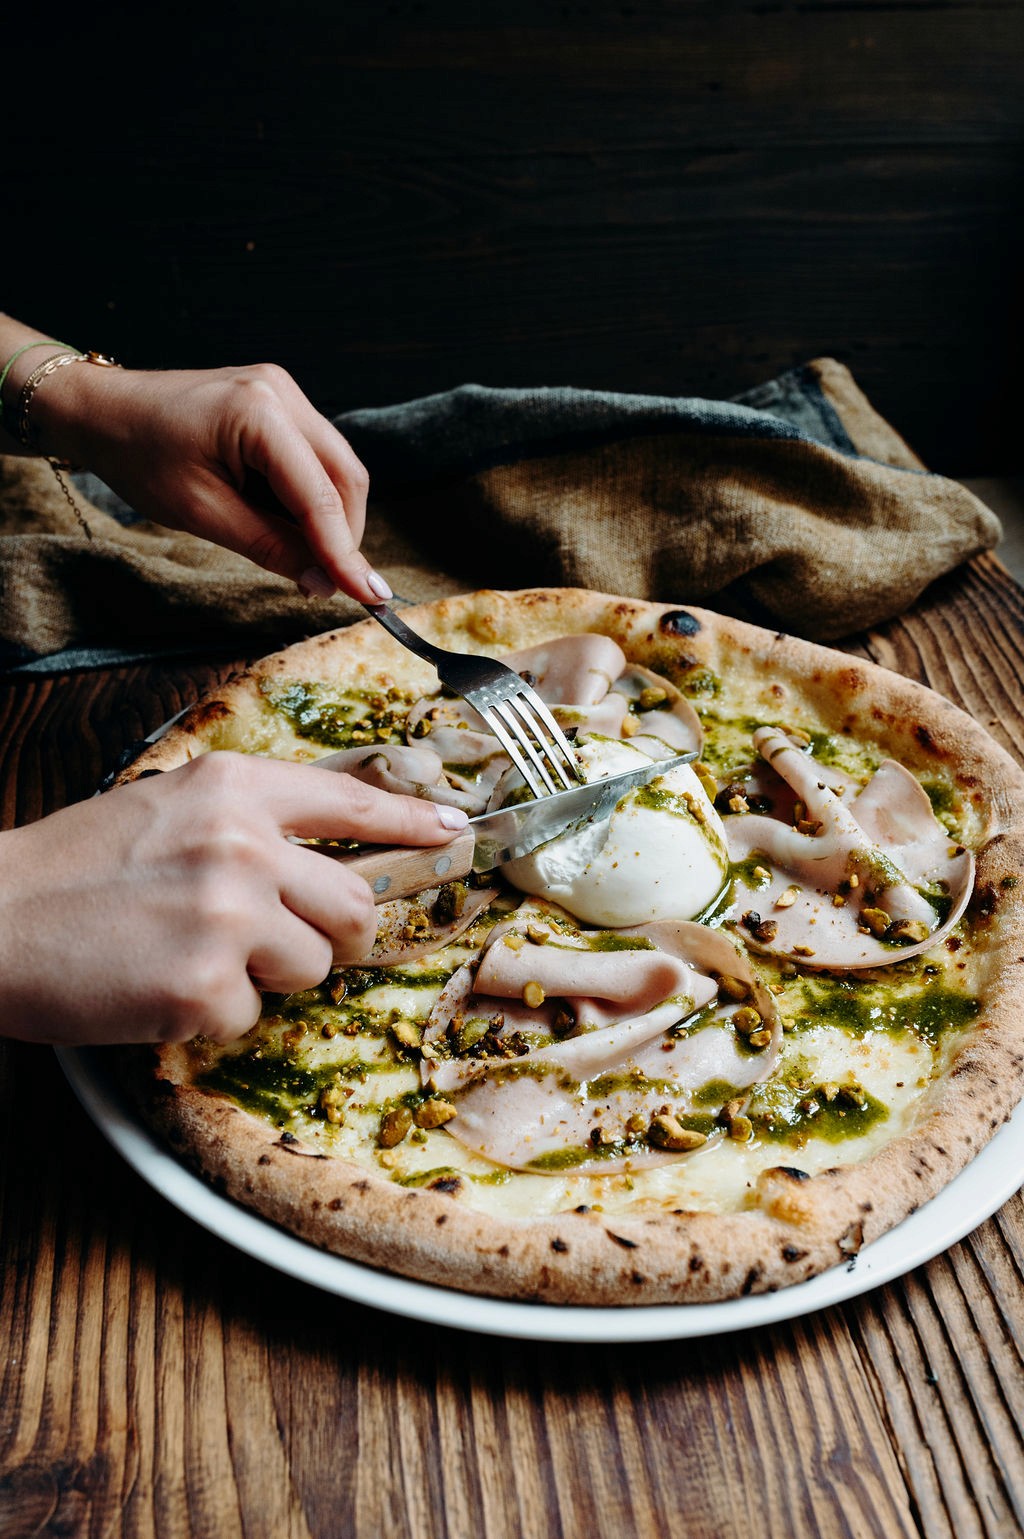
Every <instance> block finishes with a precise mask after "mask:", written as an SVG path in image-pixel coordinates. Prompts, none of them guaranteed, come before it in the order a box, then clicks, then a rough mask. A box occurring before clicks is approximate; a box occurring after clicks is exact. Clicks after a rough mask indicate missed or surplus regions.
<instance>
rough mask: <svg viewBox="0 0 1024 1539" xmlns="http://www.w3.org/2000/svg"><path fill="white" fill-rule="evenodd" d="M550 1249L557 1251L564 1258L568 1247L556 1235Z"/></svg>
mask: <svg viewBox="0 0 1024 1539" xmlns="http://www.w3.org/2000/svg"><path fill="white" fill-rule="evenodd" d="M551 1249H552V1250H556V1251H558V1253H559V1255H560V1256H564V1255H565V1254H566V1253H567V1252H568V1249H569V1247H568V1245H566V1243H565V1241H564V1240H560V1239H559V1238H558V1236H557V1235H556V1236H555V1238H554V1239H553V1240H552V1241H551Z"/></svg>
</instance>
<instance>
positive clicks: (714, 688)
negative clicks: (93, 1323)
mask: <svg viewBox="0 0 1024 1539" xmlns="http://www.w3.org/2000/svg"><path fill="white" fill-rule="evenodd" d="M674 682H675V685H676V688H677V689H678V690H679V693H680V694H681V695H686V696H687V698H688V699H690V700H693V699H695V698H698V697H701V696H703V697H705V698H708V697H711V698H713V697H714V696H715V695H718V694H720V693H721V689H722V681H721V679H720V678H719V677H718V674H717V673H712V671H711V669H710V668H691V669H690V670H689V672H687V673H683V674H679V675H677V677H676V679H675V680H674Z"/></svg>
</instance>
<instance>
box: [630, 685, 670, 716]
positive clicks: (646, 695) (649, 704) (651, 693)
mask: <svg viewBox="0 0 1024 1539" xmlns="http://www.w3.org/2000/svg"><path fill="white" fill-rule="evenodd" d="M667 699H668V692H667V691H666V690H664V689H662V687H661V685H660V684H648V685H647V687H646V689H642V690H641V691H640V698H639V700H638V701H637V704H638V705H639V707H640V709H641V710H642V711H653V710H654V709H655V707H656V706H659V705H664V703H665V701H666V700H667Z"/></svg>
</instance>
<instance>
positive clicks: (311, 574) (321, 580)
mask: <svg viewBox="0 0 1024 1539" xmlns="http://www.w3.org/2000/svg"><path fill="white" fill-rule="evenodd" d="M337 591H338V588H337V584H336V583H333V582H331V579H330V578H329V577H328V575H327V573H326V572H325V571H324V569H323V567H319V566H307V568H306V570H305V571H304V572H303V574H302V576H301V577H300V578H299V592H300V593H301V594H302V595H303V596H304V597H305V598H331V597H333V595H334V594H335V593H337Z"/></svg>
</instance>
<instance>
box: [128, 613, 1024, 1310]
mask: <svg viewBox="0 0 1024 1539" xmlns="http://www.w3.org/2000/svg"><path fill="white" fill-rule="evenodd" d="M404 617H405V618H406V619H407V621H408V623H409V624H410V625H411V626H412V627H413V628H414V629H415V630H417V631H419V632H420V633H421V634H423V635H425V636H427V637H428V638H429V639H430V640H432V641H434V642H436V643H438V644H439V645H441V646H444V647H448V648H450V649H453V650H461V651H470V652H480V653H486V654H489V655H493V656H500V657H503V658H505V659H506V660H507V661H508V662H509V663H510V664H511V666H512V667H513V668H515V669H516V670H517V671H519V672H520V673H522V674H523V675H524V676H526V677H528V679H529V681H530V682H531V683H532V684H533V686H534V688H536V689H537V691H538V692H539V693H540V694H541V695H542V696H543V697H544V699H545V700H546V701H547V702H548V703H549V705H550V707H551V709H552V710H553V712H554V714H555V715H556V717H557V718H558V720H559V722H560V723H561V725H562V726H563V728H564V730H565V731H566V732H567V733H568V734H569V735H570V736H571V737H572V738H573V740H574V746H575V749H576V752H577V754H578V757H579V761H580V764H581V766H582V768H583V770H584V773H585V774H586V777H587V778H588V779H591V780H593V779H597V778H600V777H602V776H607V775H609V774H614V773H616V772H617V771H619V770H621V769H629V768H630V767H634V766H636V765H637V764H638V763H641V762H643V760H644V759H645V758H646V759H647V760H650V759H656V760H658V759H666V758H668V757H670V756H672V755H674V754H678V753H680V752H685V751H690V750H694V749H696V750H699V754H700V757H699V759H698V760H697V762H696V763H695V764H693V765H692V766H691V765H681V766H679V767H676V768H673V769H670V770H668V771H666V772H664V773H660V774H656V775H655V776H654V778H652V779H650V780H649V781H648V782H647V783H646V784H644V785H642V786H639V787H637V788H635V789H634V790H632V791H630V792H629V793H628V794H627V795H626V796H625V797H623V799H622V800H621V801H620V802H619V803H618V805H617V806H616V808H615V810H614V812H613V813H612V814H611V816H610V817H608V818H605V819H602V820H600V821H597V822H594V823H592V824H589V825H587V826H585V827H583V828H582V829H580V828H577V829H575V830H574V831H573V832H571V833H569V834H567V835H565V836H563V837H559V838H555V839H553V840H551V841H550V842H549V843H547V844H545V845H544V846H542V847H541V848H540V849H539V850H536V851H535V852H533V853H532V854H530V855H527V856H523V857H520V858H519V859H516V860H514V861H511V862H509V863H507V864H506V865H504V866H503V867H501V868H500V869H499V870H498V871H497V872H491V873H487V874H486V875H485V876H475V877H472V878H470V879H469V880H468V881H465V882H462V881H460V882H451V881H449V882H447V883H445V884H444V885H442V886H440V887H436V888H433V889H430V890H428V891H426V892H423V893H419V894H417V895H415V896H414V897H412V898H407V899H400V900H393V901H392V902H390V903H382V904H381V905H380V907H379V909H378V914H379V921H380V922H379V926H378V933H377V939H376V941H375V944H374V947H373V950H372V951H371V952H370V953H369V954H368V955H367V956H366V957H365V958H364V959H362V960H361V962H360V963H359V964H358V965H357V966H351V967H347V968H344V969H337V970H335V971H333V972H332V973H331V974H330V975H329V976H328V977H327V978H326V979H325V980H324V981H323V983H322V984H320V985H319V986H318V987H317V988H315V989H310V990H307V991H305V992H303V993H301V994H293V995H290V996H287V997H282V996H279V995H274V996H271V995H267V996H265V999H264V1008H263V1012H262V1016H261V1019H260V1021H259V1022H258V1024H257V1025H256V1026H255V1027H254V1028H253V1030H252V1031H250V1032H249V1033H248V1034H247V1035H246V1036H245V1037H243V1038H241V1039H240V1040H239V1041H236V1042H233V1043H230V1044H227V1045H223V1044H216V1043H213V1042H211V1041H209V1040H207V1039H204V1038H202V1037H197V1038H195V1039H194V1040H192V1041H191V1042H187V1043H183V1044H173V1045H163V1046H158V1047H154V1048H144V1049H138V1050H135V1051H133V1052H132V1053H130V1054H128V1055H126V1058H127V1060H128V1062H127V1065H126V1067H127V1069H128V1070H129V1079H130V1083H131V1085H132V1087H133V1092H134V1094H135V1095H136V1097H137V1098H138V1101H139V1104H140V1106H141V1107H142V1109H143V1111H144V1114H145V1115H146V1117H147V1119H148V1120H149V1121H150V1122H151V1123H152V1124H153V1125H154V1126H155V1127H156V1128H157V1129H158V1130H159V1131H160V1132H161V1133H162V1135H163V1136H164V1137H165V1138H166V1139H167V1140H168V1141H169V1143H170V1145H171V1146H172V1147H173V1148H174V1149H175V1150H177V1151H178V1152H179V1153H180V1155H181V1156H182V1157H183V1158H184V1159H185V1160H187V1161H188V1162H189V1164H190V1165H191V1166H193V1167H194V1168H195V1169H197V1170H198V1171H200V1172H201V1173H202V1174H203V1175H204V1176H205V1177H206V1178H207V1179H208V1180H210V1181H211V1182H213V1183H215V1184H216V1185H217V1186H218V1188H219V1189H221V1190H222V1191H224V1192H226V1193H227V1194H228V1195H230V1196H231V1197H233V1198H235V1199H236V1200H238V1201H239V1202H241V1203H244V1204H246V1205H248V1206H249V1207H251V1208H253V1209H255V1210H256V1211H257V1212H259V1213H260V1214H262V1215H263V1216H264V1217H267V1218H269V1219H272V1220H274V1221H275V1222H277V1223H278V1224H280V1225H282V1226H284V1227H285V1228H286V1229H288V1230H290V1231H292V1232H293V1233H295V1234H297V1235H300V1236H302V1237H303V1238H305V1239H307V1240H309V1241H311V1242H313V1243H315V1244H317V1245H320V1246H322V1247H324V1248H326V1249H328V1250H331V1251H335V1252H337V1253H339V1254H341V1255H344V1256H347V1257H349V1258H352V1259H356V1260H359V1261H362V1262H366V1263H368V1264H370V1265H374V1266H378V1267H383V1268H387V1269H390V1270H392V1271H395V1272H398V1273H401V1274H403V1275H405V1276H409V1277H413V1278H417V1279H420V1280H422V1281H426V1282H432V1283H440V1284H444V1285H447V1286H449V1287H452V1288H459V1289H463V1290H467V1291H471V1292H476V1293H483V1294H492V1295H496V1296H500V1297H506V1298H519V1299H529V1300H544V1301H547V1302H561V1303H573V1304H593V1305H599V1304H605V1305H606V1304H632V1305H636V1304H655V1303H666V1302H685V1303H697V1302H702V1301H708V1300H712V1299H725V1298H733V1297H738V1296H740V1295H743V1294H749V1293H756V1292H764V1291H767V1290H771V1289H776V1288H779V1287H783V1286H786V1285H788V1284H791V1283H795V1282H799V1281H803V1280H804V1279H806V1278H808V1277H811V1276H813V1275H815V1274H816V1273H819V1272H821V1271H824V1270H825V1269H827V1268H828V1267H831V1266H834V1265H836V1264H838V1263H840V1262H843V1261H845V1260H849V1259H850V1258H851V1257H853V1256H855V1255H856V1254H857V1252H858V1251H859V1249H860V1248H861V1246H862V1245H863V1244H865V1243H866V1242H868V1241H870V1240H872V1239H874V1238H876V1237H877V1236H879V1235H880V1234H882V1233H883V1232H885V1231H886V1230H887V1229H889V1228H891V1227H892V1226H893V1225H895V1224H897V1223H899V1222H900V1221H901V1220H902V1219H903V1218H905V1217H906V1216H907V1215H908V1214H910V1213H912V1212H913V1211H914V1210H915V1209H916V1208H917V1207H919V1206H920V1204H921V1203H923V1202H925V1201H927V1200H928V1199H929V1198H930V1197H932V1196H934V1195H935V1194H936V1193H937V1192H938V1191H939V1190H940V1189H941V1188H942V1187H943V1186H944V1185H945V1184H946V1183H947V1182H949V1181H950V1180H951V1179H952V1178H953V1176H954V1175H955V1174H956V1173H957V1172H958V1171H959V1170H960V1169H961V1168H962V1167H963V1166H964V1164H965V1163H966V1162H967V1161H968V1160H969V1159H970V1158H971V1157H972V1155H974V1154H975V1153H976V1152H977V1151H978V1150H979V1149H980V1148H981V1147H982V1146H983V1145H984V1144H985V1142H986V1141H987V1140H988V1139H989V1138H990V1137H991V1135H992V1133H993V1132H994V1131H995V1130H996V1129H997V1128H998V1127H999V1126H1000V1124H1001V1123H1002V1122H1003V1121H1005V1119H1006V1118H1007V1117H1008V1116H1009V1114H1010V1112H1011V1111H1012V1110H1013V1108H1014V1106H1015V1105H1016V1103H1017V1101H1018V1099H1019V1098H1020V1095H1021V1092H1022V1088H1024V1026H1022V1022H1021V1008H1022V1002H1024V993H1022V986H1021V982H1020V970H1021V968H1022V967H1024V909H1022V905H1021V897H1022V893H1021V890H1020V888H1019V887H1018V880H1019V877H1020V873H1021V871H1022V818H1021V812H1020V807H1021V805H1022V803H1021V796H1022V793H1024V774H1022V772H1021V770H1020V769H1019V768H1018V767H1017V765H1016V764H1015V763H1014V761H1013V760H1012V759H1011V758H1010V757H1009V756H1008V755H1007V754H1006V753H1005V752H1004V751H1003V750H1002V749H1001V748H1000V747H999V746H998V745H997V744H996V743H995V742H993V740H992V739H991V738H990V737H988V736H987V734H986V733H985V732H984V731H983V730H982V729H981V728H980V727H979V726H978V725H977V724H976V723H975V722H974V721H973V720H972V719H971V718H970V717H968V716H967V715H965V714H964V713H963V712H962V711H959V710H957V709H956V708H955V707H954V706H952V705H951V704H950V703H949V702H947V701H945V700H944V699H942V698H941V697H940V696H939V695H937V694H936V693H934V692H933V691H930V690H928V689H925V688H923V687H921V686H919V685H917V684H914V683H912V682H910V681H908V680H906V679H904V678H902V677H900V676H899V675H896V674H894V673H891V672H889V671H887V670H885V669H882V668H879V667H876V666H875V665H873V664H870V663H866V662H861V661H859V660H857V659H852V658H850V657H849V656H847V655H845V654H842V653H839V652H836V651H832V650H829V649H826V648H823V647H819V646H816V645H813V644H811V643H809V642H804V641H800V640H797V639H795V638H793V637H790V636H786V635H781V634H775V633H772V632H769V631H765V630H762V629H759V628H757V627H754V626H750V625H746V624H743V623H741V622H739V621H736V620H732V619H727V618H724V617H723V616H720V615H717V614H714V613H711V612H709V611H706V610H701V609H692V608H691V609H680V608H678V607H674V606H671V605H665V604H654V603H645V602H639V601H635V600H631V599H625V598H619V597H616V596H614V595H606V594H597V593H590V592H585V591H582V590H575V589H534V590H527V591H522V592H514V593H506V592H494V591H487V592H481V593H475V594H469V595H466V596H462V597H458V598H452V599H445V600H441V601H439V602H437V603H433V604H426V605H422V606H419V607H417V608H413V609H409V610H407V611H405V616H404ZM223 750H231V751H236V752H242V753H255V754H263V755H270V756H274V757H278V758H286V759H293V760H297V761H300V762H304V763H307V764H309V765H311V766H317V767H318V768H320V769H321V770H342V771H344V772H346V773H348V774H354V775H357V776H360V777H362V778H365V779H368V780H371V781H372V782H373V783H374V784H377V785H381V786H385V787H387V788H390V789H396V790H401V791H406V792H409V791H412V792H413V793H414V794H417V795H420V796H426V797H430V798H432V799H434V800H438V801H446V802H450V803H453V804H457V805H459V806H462V807H465V808H466V810H467V811H469V812H470V813H471V814H476V813H482V812H484V811H486V810H489V809H493V808H497V807H501V806H506V805H509V804H511V803H515V802H516V801H517V800H519V799H521V798H522V797H523V796H524V795H526V794H528V793H527V792H525V790H524V787H523V785H522V782H521V780H520V778H519V776H518V772H517V771H516V770H515V769H514V767H513V766H512V765H511V764H510V763H509V761H508V759H507V757H506V756H505V754H504V752H503V750H502V749H501V745H500V744H499V743H498V742H497V740H496V739H495V738H493V737H492V736H491V735H490V734H489V733H488V732H487V730H486V728H485V724H484V723H483V722H482V721H481V720H480V718H478V717H476V716H475V714H474V713H473V712H472V711H471V710H470V708H469V707H468V706H466V705H465V703H464V702H462V701H461V700H459V699H457V698H453V697H452V696H450V695H449V694H447V693H446V692H444V691H442V690H441V689H440V688H439V685H438V680H437V677H436V675H435V674H434V672H433V670H432V669H431V668H430V667H429V666H428V665H427V664H425V663H423V662H421V661H420V660H419V659H418V658H416V657H414V656H412V655H411V654H410V653H408V652H407V651H405V650H404V649H403V648H402V647H400V646H399V645H398V644H397V643H396V642H395V641H393V640H392V639H391V638H390V637H389V636H387V635H386V634H385V633H384V631H383V630H382V629H381V628H380V627H378V626H377V625H376V624H375V623H374V622H373V621H366V622H363V623H360V624H357V625H353V626H351V627H349V628H347V629H344V630H340V631H334V632H330V633H328V634H326V635H322V636H317V637H314V638H312V639H311V640H308V641H304V642H301V643H299V644H297V645H295V646H291V647H289V648H287V649H285V650H284V651H281V652H279V653H276V654H275V655H273V656H271V657H268V658H265V659H263V660H262V661H261V662H258V663H256V664H254V665H253V666H252V667H250V668H249V669H247V670H246V671H245V672H244V673H242V674H240V675H237V676H235V677H234V678H232V679H231V680H230V681H228V682H227V683H226V684H225V685H223V686H221V687H220V688H219V689H217V690H216V691H214V692H213V693H212V694H210V695H209V696H208V697H206V698H205V699H203V700H201V701H200V702H199V703H198V704H197V705H196V706H194V707H192V709H191V710H190V711H189V712H188V713H187V714H186V715H185V716H184V717H183V718H182V720H181V721H179V722H178V723H176V724H175V725H174V726H172V727H171V728H170V729H169V730H168V731H167V732H166V733H165V734H164V736H163V737H161V738H160V739H159V741H158V742H156V743H155V744H153V745H152V746H150V747H149V748H147V749H146V751H145V752H144V753H142V754H141V756H140V757H138V758H137V759H136V760H135V761H134V763H133V764H132V765H131V766H130V767H129V768H128V769H127V770H125V771H124V772H123V773H122V776H121V779H122V780H130V779H133V778H135V777H136V776H138V775H141V774H143V773H149V772H154V771H159V770H166V769H171V768H173V767H175V766H176V765H178V764H181V763H184V762H186V761H187V760H189V759H191V758H194V757H195V756H197V755H199V754H202V753H207V752H211V751H223ZM346 853H347V852H346V851H344V850H340V849H337V848H335V849H331V848H329V847H325V849H324V854H325V858H345V855H346ZM182 965H183V966H187V958H183V959H182Z"/></svg>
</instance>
